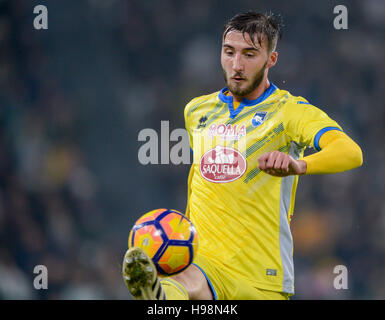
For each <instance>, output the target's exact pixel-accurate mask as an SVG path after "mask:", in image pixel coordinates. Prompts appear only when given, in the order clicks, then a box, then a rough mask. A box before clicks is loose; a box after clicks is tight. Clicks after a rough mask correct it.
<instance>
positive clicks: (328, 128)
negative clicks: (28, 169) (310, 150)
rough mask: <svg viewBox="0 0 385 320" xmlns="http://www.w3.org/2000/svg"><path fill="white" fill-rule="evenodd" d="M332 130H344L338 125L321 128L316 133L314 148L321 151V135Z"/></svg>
mask: <svg viewBox="0 0 385 320" xmlns="http://www.w3.org/2000/svg"><path fill="white" fill-rule="evenodd" d="M330 130H338V131H342V130H341V129H340V128H337V127H325V128H323V129H321V130H320V131H318V132H317V134H316V135H315V137H314V148H315V149H316V150H317V151H321V148H320V146H319V140H320V138H321V136H322V135H323V134H324V133H325V132H327V131H330Z"/></svg>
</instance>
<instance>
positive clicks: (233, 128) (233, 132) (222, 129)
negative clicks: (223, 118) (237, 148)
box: [208, 123, 246, 140]
mask: <svg viewBox="0 0 385 320" xmlns="http://www.w3.org/2000/svg"><path fill="white" fill-rule="evenodd" d="M208 134H209V137H210V138H213V137H214V136H219V137H220V138H221V139H223V140H239V139H240V138H241V137H243V136H246V126H245V125H244V124H243V125H241V126H240V125H236V124H234V125H233V124H227V125H226V124H224V123H221V124H215V123H213V124H212V125H211V126H210V127H209V133H208Z"/></svg>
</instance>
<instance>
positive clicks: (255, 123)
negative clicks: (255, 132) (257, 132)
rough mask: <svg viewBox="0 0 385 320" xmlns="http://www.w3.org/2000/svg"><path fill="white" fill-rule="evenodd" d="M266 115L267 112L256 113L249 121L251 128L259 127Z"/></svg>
mask: <svg viewBox="0 0 385 320" xmlns="http://www.w3.org/2000/svg"><path fill="white" fill-rule="evenodd" d="M266 115H267V112H264V111H261V112H257V113H256V114H255V115H254V117H253V119H251V124H252V125H253V127H258V126H260V125H261V124H262V123H263V122H264V121H265V118H266Z"/></svg>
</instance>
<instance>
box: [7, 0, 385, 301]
mask: <svg viewBox="0 0 385 320" xmlns="http://www.w3.org/2000/svg"><path fill="white" fill-rule="evenodd" d="M39 4H42V5H46V6H47V8H48V30H35V29H34V27H33V20H34V18H35V16H36V15H35V14H33V8H34V7H35V6H36V5H39ZM338 4H345V5H346V6H347V8H348V12H349V20H348V23H349V25H348V26H349V29H348V30H335V29H334V27H333V20H334V18H335V16H336V15H335V14H333V8H334V7H335V6H336V5H338ZM249 9H253V10H256V11H262V12H266V11H270V10H271V11H273V12H275V13H281V14H282V16H283V18H284V23H285V25H286V28H285V30H284V35H283V38H282V40H281V41H280V42H279V45H278V52H279V60H278V64H277V66H276V67H275V68H274V69H272V70H271V73H270V80H271V81H272V82H274V83H275V84H276V85H277V86H278V87H280V88H281V89H286V90H289V91H291V92H292V93H293V94H295V95H301V96H304V97H305V98H307V99H308V100H309V101H310V102H311V103H312V104H314V105H316V106H319V107H320V108H322V109H323V110H325V111H326V112H327V113H328V114H329V115H330V116H331V117H332V118H333V119H335V120H336V121H338V122H339V123H340V124H341V125H342V127H343V128H344V130H345V132H346V133H347V134H349V135H350V136H351V137H352V138H353V139H354V140H355V141H357V143H358V144H359V145H360V146H361V147H362V149H363V153H364V165H363V166H362V167H361V168H359V169H356V170H353V171H350V172H347V173H340V174H336V175H327V176H305V177H301V178H300V182H299V186H298V192H297V201H296V207H295V213H294V218H293V220H292V231H293V237H294V242H295V247H294V257H295V261H294V262H295V273H296V278H295V279H296V280H295V283H296V295H295V297H294V299H384V298H385V276H384V271H385V269H384V266H385V241H384V240H385V239H384V233H385V200H384V195H385V183H384V177H385V166H384V162H385V145H384V139H383V137H384V135H385V129H384V120H385V113H384V110H385V105H384V92H385V77H384V76H385V63H384V61H385V42H384V39H385V19H384V17H385V2H384V1H383V0H368V1H359V0H354V1H345V3H341V2H340V1H307V0H294V1H284V0H280V1H268V0H264V1H257V0H253V1H248V0H239V1H219V0H212V1H207V0H198V1H197V0H194V1H180V0H158V1H155V0H146V1H139V0H138V1H137V0H127V1H125V0H83V1H75V0H68V1H57V0H56V1H54V0H51V1H48V0H47V1H43V0H41V1H30V0H12V1H7V0H0V298H2V299H130V296H129V294H128V291H127V290H126V288H125V286H124V284H123V281H122V279H121V275H120V268H121V267H120V266H121V260H122V257H123V254H124V252H125V250H126V248H127V237H128V233H129V230H130V228H131V226H132V225H133V223H134V222H135V220H136V219H137V218H138V217H139V216H140V215H141V214H143V213H145V212H147V211H149V210H152V209H155V208H158V207H170V208H174V209H177V210H180V211H184V210H185V205H186V190H187V174H188V170H189V165H172V164H170V165H147V166H143V165H140V163H139V161H138V156H137V154H138V149H139V147H140V146H141V145H142V144H143V143H142V142H141V143H139V142H138V133H139V131H140V130H141V129H144V128H153V129H155V130H156V131H157V132H160V121H161V120H168V121H170V130H173V129H175V128H183V127H184V119H183V109H184V106H185V104H186V103H187V102H188V101H189V100H190V99H192V98H193V97H195V96H199V95H202V94H207V93H210V92H214V91H217V90H219V89H221V88H222V87H223V86H224V83H223V79H222V75H221V70H220V46H221V34H222V28H223V25H224V24H225V22H226V21H227V20H228V19H229V18H231V17H232V16H233V15H235V14H236V13H238V12H240V11H245V10H249ZM41 264H42V265H45V266H47V268H48V274H49V283H48V290H35V289H34V288H33V279H34V277H35V276H36V275H35V274H33V269H34V266H36V265H41ZM340 264H342V265H345V266H346V267H347V269H348V272H349V273H348V275H349V278H348V281H349V282H348V285H349V287H348V289H347V290H335V289H334V287H333V279H334V277H335V276H336V275H335V274H333V269H334V267H335V266H336V265H340Z"/></svg>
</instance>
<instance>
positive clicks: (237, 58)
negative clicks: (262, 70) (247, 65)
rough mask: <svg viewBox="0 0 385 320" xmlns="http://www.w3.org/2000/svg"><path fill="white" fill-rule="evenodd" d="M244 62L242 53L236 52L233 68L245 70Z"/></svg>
mask: <svg viewBox="0 0 385 320" xmlns="http://www.w3.org/2000/svg"><path fill="white" fill-rule="evenodd" d="M243 68H244V66H243V62H242V59H241V55H240V54H236V55H235V56H234V60H233V69H234V71H236V72H240V71H243Z"/></svg>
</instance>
